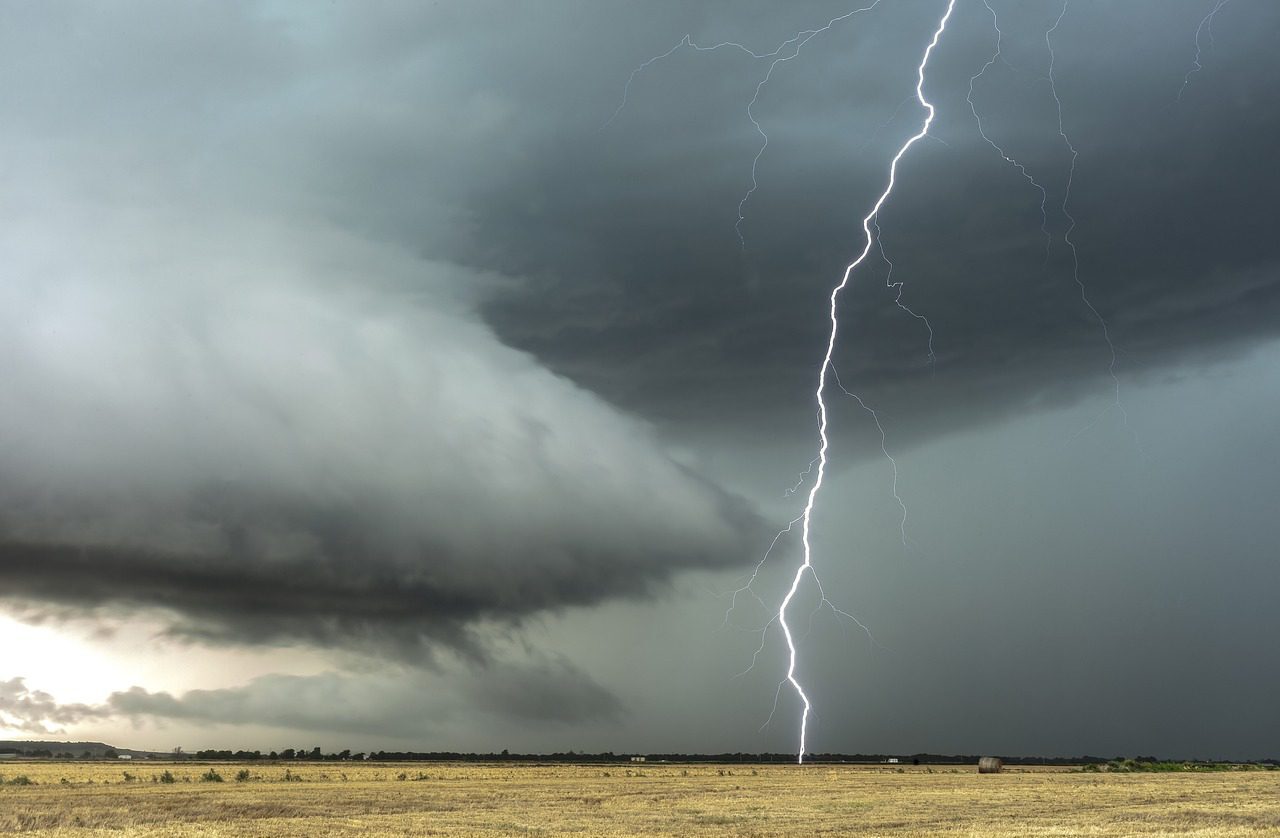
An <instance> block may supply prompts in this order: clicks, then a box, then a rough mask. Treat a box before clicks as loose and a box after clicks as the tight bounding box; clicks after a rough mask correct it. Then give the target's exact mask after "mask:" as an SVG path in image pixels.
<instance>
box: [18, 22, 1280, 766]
mask: <svg viewBox="0 0 1280 838" xmlns="http://www.w3.org/2000/svg"><path fill="white" fill-rule="evenodd" d="M861 5H862V6H871V7H872V8H869V9H867V10H865V11H861V12H858V13H856V14H850V13H851V12H853V11H854V10H855V9H858V8H859V6H857V5H848V4H841V3H836V2H826V0H822V2H805V3H788V4H778V3H769V2H763V0H761V2H755V0H750V1H747V0H744V1H742V2H720V0H716V1H715V2H702V3H696V4H694V3H678V2H644V3H641V2H609V3H598V2H585V0H584V1H583V2H560V1H559V0H546V2H539V3H528V4H512V3H506V2H467V3H461V2H459V3H440V4H432V5H428V4H425V3H395V2H385V3H373V4H370V3H355V2H343V0H339V2H336V3H330V4H324V5H317V4H311V3H296V4H295V3H289V2H268V3H247V2H245V3H222V2H219V3H213V2H210V3H195V2H192V3H167V2H166V3H162V2H155V3H147V2H137V3H125V4H112V5H111V6H110V7H104V6H102V5H99V4H79V3H73V2H69V3H39V4H29V3H18V2H3V0H0V20H2V23H3V25H0V76H2V77H3V78H5V79H6V83H5V84H4V85H3V86H0V113H3V114H4V116H5V118H4V119H3V120H2V121H0V161H3V162H2V163H0V380H2V381H3V382H4V386H3V387H0V632H3V634H4V635H5V642H4V644H3V645H4V646H5V647H6V651H5V652H4V654H3V655H0V738H3V737H4V736H13V737H25V738H67V737H71V738H101V739H104V740H106V741H110V742H112V743H115V744H118V745H125V746H132V747H152V748H159V749H168V748H171V747H173V746H175V745H179V744H181V745H183V746H184V747H186V748H187V749H188V750H193V749H195V748H199V747H230V748H239V747H248V748H262V749H264V750H265V749H271V748H284V747H295V748H296V747H301V746H306V747H308V748H309V747H311V746H312V745H315V744H319V745H321V746H323V747H325V748H335V749H339V748H344V747H346V748H352V749H354V750H368V749H375V750H376V749H380V748H387V749H409V748H412V749H420V750H467V751H472V750H475V751H485V750H500V749H502V748H510V749H511V750H547V751H552V750H567V749H570V748H572V749H576V750H592V751H598V750H615V751H626V750H638V751H645V750H683V751H721V750H733V751H739V750H742V751H759V750H774V751H794V750H795V748H796V747H797V744H798V737H797V733H798V712H799V706H798V703H797V702H796V700H795V696H794V695H793V694H792V693H791V692H790V691H789V690H787V689H782V690H780V689H779V681H780V679H781V678H782V677H783V675H784V673H785V669H786V666H785V663H786V661H785V657H784V649H783V646H782V643H781V637H780V635H779V633H778V631H777V626H776V623H771V622H770V620H771V617H772V615H773V611H774V610H775V609H776V606H777V603H778V601H779V599H780V598H781V596H782V594H783V593H784V592H785V590H786V586H787V584H789V581H790V575H791V573H792V572H793V569H794V567H795V565H796V563H797V562H798V561H799V560H800V549H799V546H800V545H799V543H798V540H797V539H796V538H795V534H794V532H793V533H788V534H785V535H783V536H782V537H781V538H779V539H778V540H777V543H776V545H775V547H774V549H773V550H772V552H770V553H769V558H768V560H767V561H766V562H765V563H764V564H763V565H762V566H761V567H760V569H759V572H758V574H757V577H756V579H755V581H754V582H753V583H752V585H751V589H750V590H740V591H739V592H738V593H737V594H736V596H735V594H734V592H735V591H738V590H739V589H740V588H741V587H742V586H743V585H744V584H745V583H746V582H747V580H748V579H749V578H750V576H751V574H752V571H753V569H754V568H756V565H757V563H758V562H759V561H760V559H761V557H762V556H764V555H765V553H766V551H767V550H768V549H769V546H770V544H771V542H772V541H773V539H774V534H775V533H776V532H778V531H779V530H781V529H783V528H784V527H785V526H786V525H787V522H788V521H790V520H792V519H793V518H795V516H796V515H797V514H798V513H799V511H800V509H801V506H802V502H803V498H804V493H805V491H806V490H807V487H808V485H809V484H807V483H805V482H804V481H805V480H806V479H812V475H811V474H810V475H806V474H805V471H806V466H807V465H808V464H809V462H810V460H811V459H812V458H813V457H814V456H815V453H816V444H817V429H816V426H815V421H814V414H815V409H816V404H815V400H814V387H815V385H816V381H817V374H818V368H819V363H820V361H821V358H822V352H823V349H824V347H825V344H826V339H827V331H826V330H827V328H828V325H829V324H828V320H827V310H826V306H827V294H828V293H829V290H830V288H831V287H832V286H833V285H834V284H835V283H836V282H838V281H839V279H840V276H841V274H842V272H843V270H844V267H845V265H847V264H848V263H849V262H850V260H852V259H853V258H854V257H856V256H857V254H858V253H859V252H860V251H861V249H862V247H863V245H864V240H863V238H862V230H861V219H862V218H863V216H864V215H865V214H866V213H867V211H868V210H869V208H870V206H871V205H872V203H874V201H875V199H876V197H877V196H878V195H879V193H880V192H881V190H883V189H884V186H885V182H886V177H887V174H888V163H889V160H890V158H892V157H893V155H894V153H895V152H896V151H897V149H898V148H899V147H900V146H901V145H902V143H903V142H904V141H905V140H906V139H907V138H908V137H909V136H911V135H912V134H913V133H915V132H916V131H918V130H919V128H920V126H921V124H922V120H923V118H924V111H923V108H922V107H921V106H920V105H919V103H918V102H916V101H915V99H914V85H915V82H916V75H915V74H916V66H917V65H918V63H919V62H920V59H921V56H922V53H923V50H924V47H925V45H926V44H927V43H928V41H929V39H930V37H931V36H932V35H933V33H934V30H935V29H936V27H937V24H938V20H939V18H940V16H941V14H942V12H943V10H944V8H945V7H946V2H945V0H929V2H925V0H909V1H908V0H880V2H879V3H873V2H871V0H867V2H864V3H862V4H861ZM1215 5H1217V2H1216V0H1176V2H1175V0H1125V2H1100V1H1099V0H1095V1H1094V2H1089V0H1070V2H1069V5H1068V6H1066V7H1065V14H1064V6H1063V5H1062V2H1061V0H1043V1H1042V0H1034V2H1013V1H1012V0H989V5H988V4H987V3H984V2H983V0H957V2H956V4H955V10H954V12H953V14H952V16H951V18H950V20H949V21H948V25H947V28H946V30H945V31H944V32H943V34H942V37H941V38H940V41H939V44H938V46H937V48H936V50H935V51H934V52H933V53H932V55H931V57H930V63H929V65H928V68H927V73H926V78H925V84H924V91H925V94H926V96H927V98H928V99H929V101H931V102H932V103H933V104H934V105H935V107H936V109H937V112H936V119H935V121H934V123H933V125H932V127H931V129H930V136H929V137H928V138H926V139H924V140H921V141H920V142H918V143H916V144H915V145H914V146H912V148H911V149H910V150H909V151H908V153H907V154H906V155H905V156H904V158H903V159H902V161H901V164H900V166H899V169H898V179H897V185H896V187H895V190H894V192H893V194H892V196H891V197H890V199H889V201H888V202H887V203H886V205H885V206H884V209H883V211H882V212H881V214H880V216H879V218H878V223H879V230H880V238H879V240H878V242H877V246H876V247H874V248H873V249H872V251H871V254H870V255H869V257H868V259H867V261H866V262H865V263H864V264H863V265H862V266H861V267H860V269H859V270H858V271H857V272H856V273H855V274H854V275H853V278H852V281H851V283H850V285H849V287H848V289H847V291H846V292H845V293H844V295H843V296H842V297H841V298H840V303H839V307H838V313H839V316H840V318H841V332H840V340H839V342H838V344H837V346H836V349H835V352H834V356H833V363H832V367H833V369H834V370H835V371H836V372H837V373H838V375H839V381H840V383H841V384H842V385H843V387H844V388H847V389H848V390H849V391H851V392H853V393H856V394H857V396H858V397H859V398H860V399H861V402H862V404H859V403H858V402H857V401H855V400H854V399H851V398H850V397H849V396H846V395H845V394H844V393H842V392H841V391H840V388H839V387H837V386H836V384H835V382H834V377H833V379H832V384H831V386H830V387H829V389H828V391H827V399H828V401H829V402H830V404H831V414H830V419H831V442H832V446H831V465H830V469H829V471H828V473H827V475H828V477H827V483H826V485H825V487H824V490H823V492H822V493H821V494H820V496H819V498H818V501H817V505H816V507H815V511H814V516H813V558H814V563H815V567H816V568H817V570H818V573H819V575H820V577H821V579H822V585H823V588H822V592H821V593H820V592H819V590H818V588H817V585H816V584H814V583H813V581H812V579H811V578H806V580H805V584H804V585H803V586H802V587H801V589H800V593H799V595H798V597H797V599H796V601H795V603H794V605H793V606H792V609H793V615H794V616H793V618H792V622H793V624H795V625H796V628H797V636H800V635H803V640H802V642H801V644H800V653H799V669H798V672H799V675H800V677H801V679H802V680H803V681H804V682H805V683H806V685H807V687H808V689H809V694H810V696H811V697H812V698H813V701H814V705H815V713H816V716H815V718H814V720H813V723H812V725H811V735H810V741H809V746H810V748H811V749H812V750H816V751H820V752H821V751H863V752H877V751H879V752H901V753H911V752H914V751H925V750H927V751H935V752H991V753H1006V754H1041V753H1044V754H1048V753H1053V754H1080V753H1092V754H1100V755H1106V756H1111V755H1115V754H1122V753H1124V754H1133V753H1143V754H1160V755H1170V756H1203V757H1235V758H1244V757H1263V756H1272V757H1274V756H1280V721H1278V720H1277V716H1276V713H1275V711H1274V707H1273V706H1272V705H1273V701H1274V695H1275V694H1276V693H1277V692H1278V691H1280V667H1278V666H1277V660H1276V653H1275V635H1276V630H1277V626H1276V622H1275V618H1274V616H1273V612H1274V611H1275V604H1276V599H1277V594H1280V562H1278V561H1277V553H1276V546H1275V545H1276V544H1277V543H1278V542H1280V516H1277V515H1276V511H1277V507H1278V506H1280V447H1278V446H1277V441H1276V433H1275V427H1276V426H1277V418H1278V417H1280V340H1278V339H1280V240H1278V239H1277V237H1276V236H1275V231H1274V227H1275V221H1276V213H1275V210H1274V207H1275V202H1276V200H1277V198H1278V197H1280V167H1277V166H1276V165H1275V149H1276V148H1277V144H1278V142H1280V110H1278V109H1277V108H1276V105H1275V90H1276V89H1280V56H1278V55H1277V53H1276V51H1275V49H1274V44H1275V43H1276V41H1277V38H1280V7H1277V6H1275V5H1274V4H1273V3H1270V2H1268V0H1230V2H1227V3H1226V4H1224V5H1222V7H1221V9H1220V10H1219V11H1218V12H1217V14H1216V15H1214V16H1213V17H1212V19H1208V18H1206V15H1207V14H1208V13H1209V12H1210V11H1211V9H1213V7H1214V6H1215ZM837 18H838V19H837ZM1059 18H1060V20H1059ZM833 20H834V22H832V21H833ZM829 22H831V24H830V26H829V27H828V26H827V24H828V23H829ZM1055 22H1057V26H1056V27H1055ZM997 26H998V30H997ZM997 31H999V33H1000V36H999V42H998V44H999V54H998V55H997ZM797 33H799V38H800V40H799V41H797V40H796V38H797ZM686 36H687V40H686ZM788 39H792V40H788ZM727 42H733V43H734V44H737V45H738V46H734V45H728V43H727ZM798 43H803V48H802V49H799V50H798V51H797V47H796V45H797V44H798ZM716 44H725V45H723V46H721V47H719V48H716V49H711V48H710V47H712V46H714V45H716ZM744 47H745V48H744ZM779 47H781V49H780V50H779ZM752 52H754V53H755V56H753V55H752ZM770 53H772V54H773V57H768V56H767V55H766V54H770ZM659 56H661V57H659ZM758 56H766V57H758ZM655 58H656V59H657V60H654V61H652V62H651V63H646V62H649V61H650V59H655ZM777 59H781V60H777ZM1051 62H1052V64H1051ZM984 68H985V69H984ZM1051 68H1052V81H1053V82H1054V84H1052V85H1051V83H1050V72H1051ZM766 79H767V82H766ZM762 82H764V83H763V84H762ZM1055 93H1056V96H1057V99H1058V101H1059V102H1060V110H1059V105H1058V104H1057V103H1056V102H1055V98H1054V97H1055ZM753 95H755V101H754V104H752V105H751V107H750V110H748V105H749V103H751V102H752V97H753ZM1059 120H1061V121H1059ZM753 121H754V124H753ZM757 125H758V128H757ZM984 132H985V135H986V138H987V139H984V136H983V133H984ZM765 136H767V138H768V139H767V146H765V145H764V137H765ZM988 140H989V141H988ZM1073 149H1074V151H1075V153H1076V156H1075V158H1074V176H1072V173H1073V154H1072V151H1073ZM1004 158H1009V159H1004ZM1011 161H1016V163H1015V162H1011ZM753 162H754V175H753ZM753 182H754V189H753ZM748 193H749V194H748ZM744 197H746V198H747V199H746V200H745V201H744V200H743V199H744ZM1072 245H1074V247H1075V253H1076V256H1077V257H1078V262H1077V261H1076V260H1074V259H1073V253H1072ZM890 265H892V275H890ZM898 283H901V285H898ZM864 406H865V407H866V408H870V409H871V410H874V411H875V412H876V413H875V415H874V416H873V415H872V414H871V413H870V412H869V411H868V410H866V409H864ZM877 418H878V421H879V427H877ZM881 431H883V435H882V433H881ZM889 456H892V458H893V460H892V461H891V460H890V459H889ZM895 467H896V476H895ZM797 481H801V482H800V484H799V489H800V491H799V492H792V491H789V490H790V489H792V488H793V487H796V486H797ZM895 495H896V496H895ZM822 593H825V597H826V602H824V601H823V598H822ZM842 612H844V613H842ZM810 614H812V617H810ZM753 660H754V667H751V665H752V662H753ZM748 669H749V671H746V670H748ZM744 671H745V674H744ZM775 702H776V712H775Z"/></svg>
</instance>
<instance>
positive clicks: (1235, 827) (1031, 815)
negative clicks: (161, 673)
mask: <svg viewBox="0 0 1280 838" xmlns="http://www.w3.org/2000/svg"><path fill="white" fill-rule="evenodd" d="M210 769H213V770H214V771H216V772H217V773H218V774H219V775H220V776H222V777H223V778H224V782H212V781H208V780H203V779H201V777H202V775H203V774H205V773H206V772H208V771H209V770H210ZM242 770H247V771H248V772H249V777H248V779H246V780H243V781H239V782H237V781H236V779H235V778H236V775H237V774H238V773H239V772H240V771H242ZM165 771H169V772H171V774H172V776H173V778H174V780H175V782H173V783H161V782H157V781H153V778H156V779H157V780H158V778H159V777H160V775H161V774H162V773H163V772H165ZM126 772H127V773H128V774H129V775H131V776H132V777H133V778H134V779H132V780H126V778H125V774H126ZM286 772H288V774H287V775H286ZM0 774H2V775H3V778H4V783H3V785H0V833H9V832H15V833H22V834H24V835H30V836H59V838H72V836H103V838H106V836H111V838H125V836H196V835H208V836H231V835H248V836H299V838H300V837H301V836H308V838H309V837H310V836H322V835H388V836H399V835H406V836H407V835H424V836H425V835H457V836H506V835H536V836H560V835H574V836H597V835H599V836H640V835H660V836H711V835H733V836H799V835H867V836H915V837H917V838H933V836H948V838H951V837H952V836H955V837H956V838H959V836H964V838H973V836H1002V837H1007V838H1013V836H1104V835H1105V836H1157V835H1179V836H1197V837H1198V838H1223V836H1237V835H1250V836H1253V835H1275V836H1280V771H1232V772H1217V773H1187V774H1106V773H1103V774H1087V773H1079V772H1075V771H1071V770H1060V769H1059V770H1049V769H1045V770H1036V769H1020V768H1014V769H1011V770H1010V769H1007V770H1006V772H1005V773H1003V774H995V775H979V774H977V773H976V770H975V769H973V768H964V769H959V768H955V767H945V768H938V767H935V768H932V769H930V768H925V767H920V768H911V767H904V768H901V769H899V768H896V767H885V766H874V767H867V766H848V767H845V766H825V765H811V766H809V765H807V766H794V765H790V766H783V765H768V766H758V765H757V766H750V765H745V766H744V765H734V766H706V765H691V766H681V765H665V764H659V763H648V764H644V765H632V766H627V765H623V766H600V765H511V764H475V763H411V764H392V763H356V762H338V763H334V762H330V763H297V764H294V763H290V764H288V765H284V764H278V763H244V764H237V763H194V762H182V763H176V764H168V763H159V762H150V761H140V762H133V763H128V762H120V763H110V762H99V763H91V762H90V763H58V762H16V763H15V762H7V761H6V762H5V763H3V764H0ZM23 776H25V777H26V778H28V780H29V781H30V782H31V784H30V785H19V784H14V783H13V780H14V779H15V778H16V777H23ZM19 782H21V781H19Z"/></svg>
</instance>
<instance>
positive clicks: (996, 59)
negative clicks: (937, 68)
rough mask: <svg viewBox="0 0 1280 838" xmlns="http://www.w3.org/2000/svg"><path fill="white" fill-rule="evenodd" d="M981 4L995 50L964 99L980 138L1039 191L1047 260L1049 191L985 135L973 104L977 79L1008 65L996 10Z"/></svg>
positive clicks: (1050, 241) (984, 2)
mask: <svg viewBox="0 0 1280 838" xmlns="http://www.w3.org/2000/svg"><path fill="white" fill-rule="evenodd" d="M982 5H984V6H986V7H987V11H988V12H990V13H991V26H992V27H993V28H994V29H995V31H996V51H995V53H993V54H992V56H991V58H990V59H988V61H987V63H986V64H983V65H982V69H981V70H979V71H978V72H976V73H974V74H973V75H972V76H971V77H970V78H969V94H968V96H966V97H965V101H966V102H968V103H969V110H971V111H972V112H973V120H974V122H976V123H977V124H978V133H979V134H980V135H981V136H982V139H984V140H986V141H987V144H988V145H990V146H991V147H992V148H994V149H995V150H996V154H999V155H1000V157H1001V158H1003V159H1004V161H1005V162H1006V163H1008V164H1010V165H1011V166H1013V167H1014V168H1015V169H1017V170H1018V172H1019V174H1021V175H1022V176H1023V177H1024V178H1025V179H1026V180H1027V182H1028V183H1030V184H1031V185H1032V186H1033V187H1035V189H1036V190H1037V191H1039V193H1040V232H1041V233H1043V234H1044V258H1045V262H1048V261H1049V248H1050V247H1051V246H1052V244H1053V234H1052V233H1050V232H1049V211H1048V208H1047V204H1048V203H1049V193H1048V192H1047V191H1045V188H1044V186H1042V185H1041V184H1040V183H1039V182H1038V181H1037V180H1036V179H1035V177H1034V176H1032V174H1031V173H1030V172H1028V171H1027V167H1026V166H1024V165H1023V164H1022V163H1020V162H1018V161H1017V160H1015V159H1014V158H1013V157H1011V156H1010V155H1009V154H1008V153H1007V152H1006V151H1005V150H1004V149H1003V148H1002V147H1001V146H999V145H997V144H996V142H995V140H993V139H991V138H990V137H989V136H987V132H986V129H985V128H983V127H982V117H980V116H978V106H977V105H975V104H974V102H973V88H974V85H975V84H977V81H978V79H980V78H982V77H983V76H984V75H986V72H987V70H990V69H991V67H992V65H994V64H997V63H1000V64H1004V65H1005V66H1008V63H1007V62H1005V60H1004V54H1003V51H1002V47H1003V44H1004V33H1003V32H1001V31H1000V19H999V18H998V17H996V10H995V9H993V8H991V3H990V0H982Z"/></svg>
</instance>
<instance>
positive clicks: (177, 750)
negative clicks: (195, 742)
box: [172, 745, 185, 759]
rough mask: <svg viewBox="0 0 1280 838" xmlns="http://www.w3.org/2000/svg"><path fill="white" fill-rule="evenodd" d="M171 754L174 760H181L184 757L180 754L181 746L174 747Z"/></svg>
mask: <svg viewBox="0 0 1280 838" xmlns="http://www.w3.org/2000/svg"><path fill="white" fill-rule="evenodd" d="M172 753H173V758H174V759H182V758H183V757H184V756H185V754H183V752H182V746H181V745H176V746H175V747H174V749H173V751H172Z"/></svg>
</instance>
